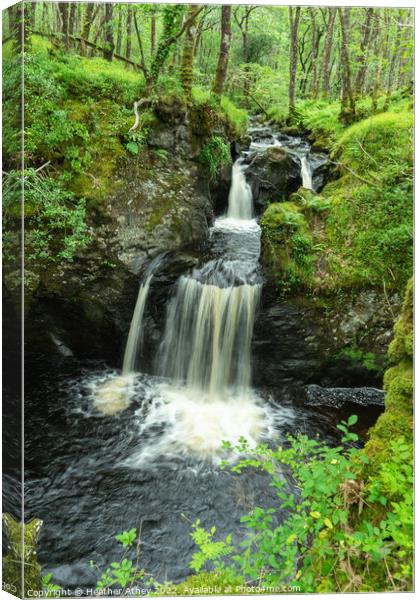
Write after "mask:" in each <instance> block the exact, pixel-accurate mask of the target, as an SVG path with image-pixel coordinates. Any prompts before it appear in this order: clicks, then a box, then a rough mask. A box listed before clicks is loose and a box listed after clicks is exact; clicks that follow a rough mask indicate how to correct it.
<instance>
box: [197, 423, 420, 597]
mask: <svg viewBox="0 0 420 600" xmlns="http://www.w3.org/2000/svg"><path fill="white" fill-rule="evenodd" d="M356 422H357V416H355V415H352V416H351V417H350V418H349V419H348V420H347V421H342V422H341V423H340V424H339V426H338V428H339V430H340V431H341V432H342V434H343V436H342V445H340V446H338V447H330V446H327V445H325V444H323V443H321V442H320V441H319V440H317V439H315V440H313V439H309V438H308V437H307V436H304V435H298V436H296V437H292V436H289V437H288V443H287V447H284V448H278V449H277V450H273V449H271V448H269V447H268V446H267V445H264V444H261V445H259V446H258V447H257V448H254V449H251V448H249V447H248V445H247V443H246V441H245V440H242V441H241V442H240V444H239V445H238V446H237V447H236V448H234V449H235V450H236V452H238V453H239V454H240V455H242V456H244V457H243V458H241V459H240V460H239V462H238V463H237V464H235V465H233V466H232V465H231V464H229V465H228V463H225V464H224V467H225V468H226V467H227V466H229V468H230V469H231V470H232V471H233V472H236V473H241V472H242V471H243V470H244V469H246V468H257V469H263V470H264V471H265V472H267V473H268V474H269V475H270V478H271V485H272V486H273V487H274V488H275V489H276V492H277V496H278V504H277V506H275V507H273V508H269V509H263V508H261V507H258V506H256V507H254V508H253V509H252V510H251V511H250V512H249V513H248V514H247V515H245V516H244V517H243V518H242V522H243V523H244V524H245V526H246V528H247V529H248V533H247V534H246V535H245V537H244V539H243V540H242V542H241V544H240V546H239V547H237V548H233V547H232V544H231V539H230V538H229V537H227V538H226V540H223V541H219V540H215V539H214V535H215V533H216V530H215V529H214V528H212V529H211V530H210V531H209V532H207V531H205V530H203V529H202V528H201V527H199V523H196V524H195V525H194V529H193V533H192V535H193V539H194V540H195V542H196V544H197V546H198V552H196V553H195V554H194V556H193V560H192V562H191V566H192V567H193V568H194V569H195V570H196V571H198V572H200V571H201V570H202V569H203V568H205V567H207V568H208V567H209V565H211V566H212V570H214V572H215V573H216V574H218V575H221V576H223V578H224V580H228V581H229V580H231V581H234V580H236V581H237V579H238V577H242V578H243V579H244V580H245V581H247V582H248V583H251V584H255V583H258V584H259V585H262V586H275V585H280V584H281V583H282V582H284V581H287V582H288V583H290V584H295V585H299V586H300V588H301V591H304V592H321V591H323V592H327V591H329V592H331V591H356V590H360V591H362V590H363V591H380V590H386V589H394V590H395V589H410V585H411V566H410V565H411V561H412V509H413V504H412V482H413V479H412V463H410V461H409V458H410V448H409V446H408V445H407V444H406V443H404V441H403V440H402V441H401V440H396V441H395V442H393V443H394V447H395V452H394V457H395V460H393V461H392V463H391V464H384V465H383V468H382V470H381V473H380V475H379V477H371V478H370V479H369V481H367V482H365V481H363V479H361V477H362V475H363V473H364V472H365V468H366V465H367V463H368V462H369V461H368V458H367V456H366V454H365V453H364V452H363V450H360V449H358V448H357V447H356V446H355V445H354V444H355V443H356V442H357V441H358V436H357V435H356V434H355V433H353V432H351V431H350V428H351V427H352V426H353V425H355V423H356ZM225 448H230V449H231V450H232V449H233V448H232V446H231V445H230V444H229V443H225ZM402 465H406V466H405V468H403V477H402V478H399V475H398V473H399V471H400V469H401V467H402ZM286 473H290V476H291V477H292V481H293V487H291V486H290V485H289V483H288V481H290V480H289V477H288V476H286ZM397 481H400V485H399V486H398V483H397ZM378 515H381V516H380V517H379V519H378Z"/></svg>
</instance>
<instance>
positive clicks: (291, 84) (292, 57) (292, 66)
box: [289, 6, 300, 117]
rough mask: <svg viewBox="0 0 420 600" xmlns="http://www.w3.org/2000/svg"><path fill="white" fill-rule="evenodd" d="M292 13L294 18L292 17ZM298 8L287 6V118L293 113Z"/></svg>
mask: <svg viewBox="0 0 420 600" xmlns="http://www.w3.org/2000/svg"><path fill="white" fill-rule="evenodd" d="M293 13H294V16H293ZM299 19H300V6H298V7H296V8H295V9H293V8H292V7H291V6H289V23H290V67H289V117H291V116H292V115H293V114H294V112H295V90H296V70H297V60H298V31H299Z"/></svg>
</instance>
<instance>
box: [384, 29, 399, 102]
mask: <svg viewBox="0 0 420 600" xmlns="http://www.w3.org/2000/svg"><path fill="white" fill-rule="evenodd" d="M399 19H401V17H399ZM403 25H404V24H402V23H401V21H400V20H398V24H397V32H396V36H395V42H394V47H393V50H392V54H391V60H390V63H389V70H388V81H387V86H386V99H385V104H384V110H388V108H389V104H390V101H391V93H392V90H393V84H394V79H395V72H396V67H397V64H398V61H399V58H400V53H401V49H402V44H401V41H402V39H401V38H402V30H403Z"/></svg>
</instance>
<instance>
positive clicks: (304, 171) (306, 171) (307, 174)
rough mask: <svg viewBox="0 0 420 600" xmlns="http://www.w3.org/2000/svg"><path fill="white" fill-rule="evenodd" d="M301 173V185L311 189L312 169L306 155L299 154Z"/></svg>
mask: <svg viewBox="0 0 420 600" xmlns="http://www.w3.org/2000/svg"><path fill="white" fill-rule="evenodd" d="M300 163H301V175H302V186H303V187H304V188H307V189H308V190H312V169H311V165H310V164H309V160H308V157H307V156H301V158H300Z"/></svg>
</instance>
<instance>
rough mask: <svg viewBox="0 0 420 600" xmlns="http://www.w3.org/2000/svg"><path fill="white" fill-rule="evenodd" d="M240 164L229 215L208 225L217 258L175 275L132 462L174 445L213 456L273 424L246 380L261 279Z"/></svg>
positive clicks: (177, 450) (257, 246) (254, 438)
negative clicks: (225, 444) (154, 378)
mask: <svg viewBox="0 0 420 600" xmlns="http://www.w3.org/2000/svg"><path fill="white" fill-rule="evenodd" d="M244 170H245V169H244V167H243V166H242V164H241V161H240V160H239V161H236V163H235V164H234V165H233V169H232V186H231V190H230V194H229V208H228V213H227V216H226V217H222V218H220V219H217V221H216V223H215V225H214V227H213V228H212V229H211V231H210V245H211V249H212V252H213V255H215V256H217V258H215V259H212V260H210V261H209V262H207V263H205V264H204V265H203V266H202V267H201V268H197V269H194V270H193V272H192V273H191V274H190V275H183V276H182V277H180V278H179V280H178V282H177V284H176V287H175V290H174V295H173V297H172V299H171V300H170V301H169V303H168V306H167V314H166V324H165V330H164V334H163V338H162V342H161V344H160V348H159V350H158V353H157V356H156V359H155V370H156V372H157V374H158V375H159V376H161V377H162V379H161V380H160V381H159V383H158V384H157V386H156V388H155V390H154V394H153V399H152V400H151V402H150V403H149V404H148V406H147V408H145V407H142V408H141V409H140V410H139V411H138V415H139V417H140V436H141V438H142V439H143V438H146V439H149V438H150V440H151V443H150V444H147V445H146V446H145V445H144V444H143V445H142V447H141V449H140V451H139V452H136V453H134V454H133V455H132V456H131V457H130V458H129V459H128V460H126V461H125V464H128V465H130V466H139V465H141V464H144V462H149V461H150V460H153V459H156V458H157V457H158V456H161V455H168V454H172V453H188V454H190V453H193V454H199V455H207V456H209V455H212V456H215V455H217V454H219V453H220V452H221V449H222V442H223V441H224V440H228V441H230V442H232V443H236V442H237V441H238V439H239V438H240V437H244V438H246V439H247V440H248V441H249V443H250V444H254V443H256V442H257V441H258V440H259V439H260V438H261V437H262V436H264V435H266V434H268V432H269V431H270V430H271V422H272V421H271V413H270V409H269V407H268V406H267V405H263V404H262V403H261V402H260V399H259V398H258V396H257V394H256V393H255V392H254V391H253V390H252V388H251V387H250V384H251V340H252V332H253V327H254V320H255V314H256V310H257V306H258V302H259V298H260V293H261V285H262V283H261V278H260V275H259V265H258V259H259V253H260V228H259V226H258V224H257V222H256V221H255V220H254V219H252V193H251V189H250V187H249V185H248V184H247V182H246V179H245V175H244ZM162 426H163V427H164V431H163V432H162V431H161V429H160V431H159V433H158V434H156V431H157V430H159V428H162Z"/></svg>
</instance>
